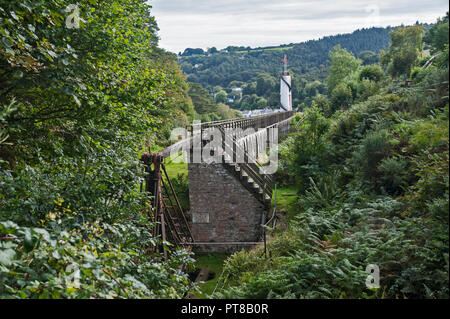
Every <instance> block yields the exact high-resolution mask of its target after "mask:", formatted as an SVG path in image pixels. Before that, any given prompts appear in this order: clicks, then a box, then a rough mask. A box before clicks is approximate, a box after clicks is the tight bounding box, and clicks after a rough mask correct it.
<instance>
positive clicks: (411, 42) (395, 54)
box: [381, 25, 424, 77]
mask: <svg viewBox="0 0 450 319" xmlns="http://www.w3.org/2000/svg"><path fill="white" fill-rule="evenodd" d="M423 30H424V27H423V26H419V25H415V26H412V27H403V26H402V27H398V28H397V29H396V30H392V31H391V32H389V35H390V37H391V40H392V43H391V45H390V47H389V49H388V51H387V52H384V51H383V52H382V53H381V63H382V64H383V65H384V66H387V67H388V72H389V73H390V74H391V76H392V77H399V76H401V75H406V76H409V74H410V73H411V70H412V68H413V67H414V65H415V64H416V61H417V59H418V57H419V56H420V54H421V53H422V50H423V42H422V37H423Z"/></svg>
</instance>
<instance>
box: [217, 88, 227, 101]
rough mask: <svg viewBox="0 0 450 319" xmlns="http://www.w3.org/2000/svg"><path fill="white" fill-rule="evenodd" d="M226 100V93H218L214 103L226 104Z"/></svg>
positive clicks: (222, 91)
mask: <svg viewBox="0 0 450 319" xmlns="http://www.w3.org/2000/svg"><path fill="white" fill-rule="evenodd" d="M227 100H228V95H227V92H225V91H224V90H221V91H219V92H218V93H216V103H226V102H227Z"/></svg>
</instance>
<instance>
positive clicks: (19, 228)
mask: <svg viewBox="0 0 450 319" xmlns="http://www.w3.org/2000/svg"><path fill="white" fill-rule="evenodd" d="M78 14H79V15H78ZM443 15H444V13H443ZM157 18H158V17H154V16H153V15H152V8H151V6H150V5H149V3H148V1H146V0H114V1H98V0H89V1H80V3H79V4H78V7H75V8H74V7H73V6H72V1H68V0H46V1H40V0H27V1H9V0H0V37H1V41H0V65H1V68H0V298H1V299H3V298H12V299H20V298H22V299H38V298H39V299H48V298H52V299H60V298H61V299H66V298H70V299H72V298H95V299H105V298H132V299H138V298H149V299H161V298H162V299H181V298H186V297H187V296H192V294H199V293H200V292H201V291H200V288H201V287H199V283H194V282H193V281H192V280H191V278H190V277H189V273H188V270H189V269H194V268H195V263H196V260H198V258H199V256H196V255H195V254H194V253H192V252H188V251H186V250H183V249H179V248H177V247H174V246H173V245H171V244H170V243H167V242H162V239H161V238H160V237H155V236H153V235H152V232H151V229H152V228H154V227H155V226H156V225H155V223H154V222H152V221H151V220H150V219H149V218H148V213H149V210H150V209H151V207H150V206H149V203H148V197H146V195H145V194H144V193H141V192H140V189H139V186H140V185H141V183H142V181H143V177H144V173H143V167H142V163H141V162H140V161H139V158H140V155H141V154H142V153H143V152H148V151H149V150H150V151H152V150H155V149H157V148H162V147H164V146H167V145H168V144H169V143H170V142H169V136H170V131H171V129H172V128H174V127H180V126H184V125H187V124H189V123H191V122H192V121H193V120H195V119H197V120H202V121H213V120H221V119H229V118H234V117H239V116H241V115H240V112H239V111H238V110H244V109H251V108H255V107H256V106H255V105H256V104H257V107H258V108H259V107H265V106H270V105H272V103H271V102H269V101H270V98H271V97H270V96H267V95H265V94H267V93H270V94H271V95H273V93H274V92H275V91H276V84H273V83H271V81H273V79H276V78H277V76H278V75H277V74H278V72H279V67H280V63H281V61H282V56H283V55H284V54H288V56H289V59H290V60H289V61H290V69H291V70H292V72H293V73H294V74H296V75H298V84H297V85H298V88H299V89H297V91H294V92H295V93H294V96H295V97H296V99H297V100H296V104H295V106H296V107H299V108H300V109H301V110H302V112H299V113H298V114H297V115H296V117H295V118H294V119H293V120H292V123H291V126H292V132H291V133H290V134H289V136H288V137H287V138H286V139H285V140H284V141H283V142H282V144H281V145H280V157H281V158H280V162H281V164H280V165H281V168H280V170H279V171H278V172H277V174H276V176H275V178H276V179H277V181H278V182H277V183H278V186H279V188H280V190H279V193H280V194H279V195H280V203H279V208H280V210H281V213H280V223H279V226H278V227H277V228H275V229H268V231H269V232H270V233H271V236H270V238H269V241H268V249H269V254H267V255H266V254H264V251H263V249H262V247H260V246H258V247H256V248H255V249H252V250H248V251H240V252H237V253H235V254H233V255H231V256H226V257H225V258H224V263H223V265H220V267H221V268H222V269H223V274H222V276H220V277H218V278H217V279H216V280H219V281H220V280H224V281H225V282H224V284H223V286H222V287H223V288H222V289H220V290H218V291H216V292H215V293H214V294H212V291H209V292H208V293H207V294H206V296H205V297H208V298H369V299H370V298H449V288H448V287H449V266H448V265H449V264H448V259H449V246H448V236H449V234H448V232H449V224H448V222H449V197H448V196H449V179H448V169H449V166H448V160H449V156H448V150H449V124H448V120H449V108H448V103H449V102H448V91H449V87H448V69H449V63H448V58H449V56H448V54H449V53H448V52H449V51H448V50H449V48H448V42H449V41H448V23H449V22H448V19H449V16H448V13H446V14H445V15H444V16H443V17H442V18H440V19H439V20H438V21H436V23H435V24H433V25H422V24H416V25H414V26H409V27H406V26H400V27H396V28H386V29H383V28H373V29H367V30H358V31H355V32H354V33H353V34H351V35H340V36H335V37H327V38H324V39H321V40H315V41H309V42H306V43H303V44H290V45H285V46H281V47H274V48H257V49H251V48H247V47H245V48H242V47H241V48H240V47H229V48H227V50H226V51H227V52H222V51H218V50H214V49H210V50H209V52H206V53H205V52H204V51H203V50H201V51H199V50H195V49H194V50H193V49H190V50H186V51H185V52H184V53H182V54H181V57H179V56H177V55H176V54H173V53H170V52H168V51H166V50H164V49H162V48H160V47H159V38H158V31H159V29H158V25H157ZM280 48H281V50H280ZM208 54H211V55H210V56H208ZM240 57H243V59H241V58H240ZM224 61H225V62H224ZM210 62H211V65H210V66H208V67H206V64H207V63H210ZM196 64H199V65H200V64H202V65H203V66H200V67H199V68H198V69H199V70H197V71H195V72H194V71H193V70H192V66H194V68H195V65H196ZM189 68H191V69H189ZM221 68H222V69H221ZM188 80H189V81H188ZM233 81H235V82H234V83H233ZM267 82H268V83H269V85H270V86H271V89H266V87H265V86H266V85H267ZM205 83H208V85H205ZM258 84H259V85H258ZM232 87H242V88H243V94H244V95H247V96H249V97H248V100H249V101H247V102H245V101H244V98H242V101H240V102H239V105H237V104H236V105H234V104H232V103H229V101H228V100H227V99H224V94H223V93H221V92H222V91H225V95H226V97H228V94H229V92H227V91H226V90H229V89H231V88H232ZM214 90H215V91H214ZM252 90H254V91H252ZM273 90H275V91H273ZM306 91H308V92H309V91H310V93H305V92H306ZM247 92H248V94H247ZM302 92H303V93H302ZM212 93H216V94H214V95H213V94H212ZM277 94H278V93H277ZM301 94H305V95H304V96H302V95H301ZM253 95H254V96H253ZM226 97H225V98H226ZM251 99H253V100H254V101H251ZM261 99H265V100H266V102H264V101H263V100H261ZM272 99H273V101H275V98H274V97H272ZM246 103H247V104H246ZM274 103H275V102H274ZM176 187H177V189H178V190H179V191H180V192H183V191H184V192H186V187H188V185H186V181H185V180H183V177H182V176H181V177H179V181H178V182H176ZM286 192H288V193H292V194H289V195H293V196H289V199H288V200H287V199H286V198H283V193H286ZM161 245H162V246H163V247H164V249H165V251H166V252H168V258H167V259H165V258H164V256H163V254H162V252H160V251H158V250H155V249H153V248H154V247H157V246H161ZM368 264H376V265H379V267H380V269H381V287H379V288H372V289H368V288H367V287H366V285H365V284H364V283H365V278H366V277H367V273H366V272H365V270H366V266H367V265H368ZM182 265H183V267H182ZM184 269H187V270H184ZM218 275H219V274H218Z"/></svg>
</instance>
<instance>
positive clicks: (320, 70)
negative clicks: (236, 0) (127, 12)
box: [180, 28, 391, 87]
mask: <svg viewBox="0 0 450 319" xmlns="http://www.w3.org/2000/svg"><path fill="white" fill-rule="evenodd" d="M390 30H391V28H371V29H362V30H357V31H355V32H353V33H351V34H340V35H336V36H328V37H324V38H322V39H319V40H311V41H307V42H303V43H297V44H289V45H285V46H279V47H267V48H255V49H250V48H244V47H228V48H226V49H224V50H222V51H218V52H217V53H213V54H210V53H208V52H206V53H205V54H200V55H199V54H196V55H190V54H191V52H192V50H189V49H187V50H186V51H185V53H183V54H182V56H181V57H180V64H181V67H182V68H183V71H184V72H185V73H186V74H187V75H188V76H189V78H188V80H189V81H192V82H197V83H200V84H202V85H203V86H205V87H208V86H215V85H220V86H222V87H227V86H228V85H229V84H230V83H231V82H233V81H243V82H248V81H249V80H251V79H254V78H255V77H256V76H257V75H258V74H259V73H261V72H267V73H270V74H272V73H275V74H278V72H279V70H280V65H281V61H282V60H283V56H284V55H285V54H286V55H287V56H288V59H289V68H290V70H291V71H292V72H294V74H296V75H298V76H302V77H305V78H306V77H307V78H308V79H310V80H311V79H317V80H320V79H323V78H324V77H325V76H326V70H327V62H326V61H327V60H328V52H329V51H330V50H331V49H332V48H333V47H334V46H335V45H337V44H340V45H341V47H343V48H345V49H347V50H348V51H350V52H352V53H354V54H355V55H359V54H360V53H361V52H363V51H373V52H376V53H378V52H379V51H380V50H382V49H385V48H387V46H388V45H389V41H390V40H389V31H390ZM194 52H195V51H194ZM198 52H201V51H197V53H198ZM195 65H197V66H198V67H197V68H196V67H195Z"/></svg>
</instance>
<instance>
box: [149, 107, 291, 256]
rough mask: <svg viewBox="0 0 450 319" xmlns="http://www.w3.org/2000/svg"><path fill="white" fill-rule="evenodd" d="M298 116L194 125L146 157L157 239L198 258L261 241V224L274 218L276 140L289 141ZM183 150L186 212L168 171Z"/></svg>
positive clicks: (287, 114)
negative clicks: (292, 122)
mask: <svg viewBox="0 0 450 319" xmlns="http://www.w3.org/2000/svg"><path fill="white" fill-rule="evenodd" d="M294 115H295V111H286V112H278V113H271V114H268V115H261V116H256V117H251V118H240V119H232V120H226V121H216V122H209V123H200V124H194V125H192V126H190V127H189V128H187V130H186V131H185V133H184V134H182V136H181V140H180V141H179V142H177V143H175V144H173V145H172V146H170V147H168V148H166V149H164V150H162V151H160V152H157V153H155V154H148V153H146V154H143V156H142V158H141V160H142V161H143V162H144V164H145V167H146V178H145V183H143V184H142V185H141V191H145V192H147V193H149V195H150V202H151V206H152V211H151V212H150V216H151V218H152V219H153V220H155V221H156V222H158V223H157V225H158V226H157V227H155V228H154V230H153V231H154V235H161V236H162V238H163V239H164V240H166V241H169V242H171V243H173V244H174V245H177V246H180V247H184V248H187V249H193V250H194V251H198V252H233V251H237V250H241V249H246V248H250V247H251V246H254V245H255V244H258V243H260V242H262V239H263V234H264V228H263V227H262V225H264V224H265V223H266V222H267V220H268V219H269V218H270V216H269V215H270V214H269V210H270V207H271V202H272V192H273V191H272V189H273V186H274V180H273V176H272V174H273V173H274V172H275V170H276V160H277V153H276V152H277V149H276V147H277V142H278V137H279V136H282V135H285V134H287V132H288V130H289V123H290V120H291V118H292V117H293V116H294ZM180 151H182V152H183V154H184V157H185V160H187V161H188V178H189V200H190V210H189V211H187V212H186V211H183V209H182V208H181V205H180V203H179V201H178V198H177V196H176V192H175V190H174V188H173V185H172V183H171V181H170V179H169V177H168V175H167V172H166V169H165V165H164V159H165V158H167V157H169V156H170V155H173V154H178V153H179V152H180ZM274 152H275V153H274ZM271 154H272V155H271ZM273 154H275V155H273ZM265 155H266V156H265ZM274 165H275V166H274Z"/></svg>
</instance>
